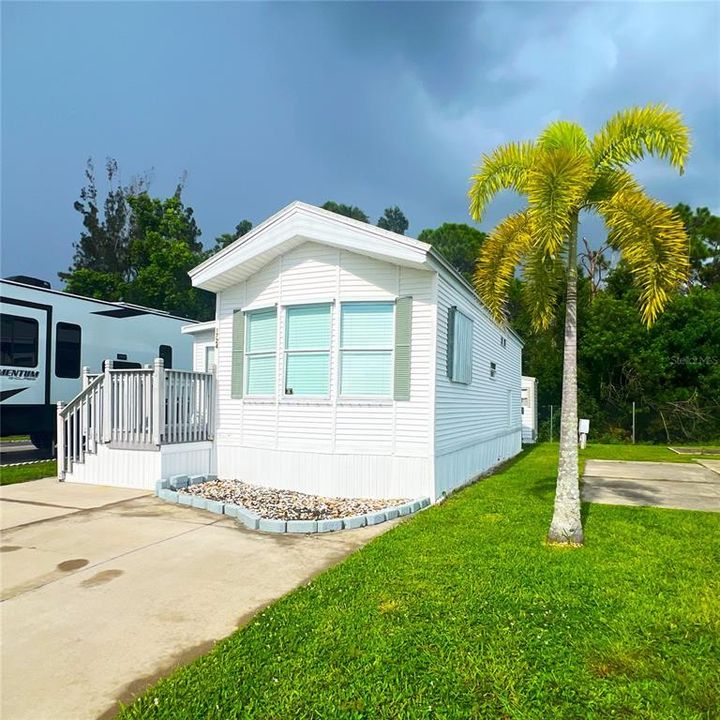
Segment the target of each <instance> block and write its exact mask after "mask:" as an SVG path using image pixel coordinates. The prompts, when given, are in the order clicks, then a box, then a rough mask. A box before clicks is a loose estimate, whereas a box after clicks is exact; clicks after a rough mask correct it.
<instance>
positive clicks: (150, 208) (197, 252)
mask: <svg viewBox="0 0 720 720" xmlns="http://www.w3.org/2000/svg"><path fill="white" fill-rule="evenodd" d="M106 172H107V177H108V184H109V191H108V194H107V196H106V198H105V200H104V202H103V203H102V210H101V209H100V204H101V203H100V201H99V199H98V195H99V193H98V190H97V185H96V182H95V174H94V169H93V166H92V162H91V161H89V162H88V166H87V169H86V173H85V176H86V180H87V184H86V186H85V187H84V188H83V189H82V191H81V193H80V200H79V201H78V202H76V203H75V209H76V210H77V211H78V212H79V213H80V214H81V215H82V217H83V226H84V228H85V229H84V231H83V233H82V235H81V238H80V242H79V243H78V244H77V245H76V246H75V257H74V261H73V266H72V267H71V268H70V270H69V272H67V273H60V277H62V278H63V279H64V280H65V283H66V284H65V290H66V291H67V292H73V293H77V294H79V295H85V296H88V297H94V298H97V299H99V300H126V301H130V302H134V303H138V304H141V305H148V306H150V307H154V308H157V309H159V310H167V311H168V312H171V313H174V314H176V315H182V316H185V317H190V318H196V319H202V320H204V319H209V318H210V317H212V315H213V303H212V296H211V295H210V293H207V292H205V291H203V290H197V289H196V288H193V287H192V286H191V284H190V279H189V277H188V274H187V273H188V270H190V269H191V268H192V267H194V266H195V265H197V264H198V263H199V262H201V261H202V259H203V257H204V253H203V248H202V244H201V242H200V239H199V238H200V228H199V227H198V225H197V223H196V221H195V218H194V214H193V210H192V208H189V207H186V206H185V205H184V203H183V200H182V191H183V185H184V180H182V181H181V182H180V183H178V185H177V187H176V189H175V193H174V194H173V196H172V197H170V198H166V199H160V198H153V197H151V196H150V195H149V193H148V192H147V181H146V180H145V179H142V180H140V181H136V182H134V183H131V185H129V186H122V185H121V184H120V183H119V182H118V178H119V173H118V167H117V163H116V162H115V161H114V160H108V162H107V165H106Z"/></svg>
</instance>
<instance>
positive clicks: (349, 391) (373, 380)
mask: <svg viewBox="0 0 720 720" xmlns="http://www.w3.org/2000/svg"><path fill="white" fill-rule="evenodd" d="M394 310H395V304H394V303H373V302H358V303H343V304H342V309H341V317H340V395H342V396H343V397H388V398H389V397H390V396H391V395H392V376H393V364H392V359H393V346H394V320H393V316H394Z"/></svg>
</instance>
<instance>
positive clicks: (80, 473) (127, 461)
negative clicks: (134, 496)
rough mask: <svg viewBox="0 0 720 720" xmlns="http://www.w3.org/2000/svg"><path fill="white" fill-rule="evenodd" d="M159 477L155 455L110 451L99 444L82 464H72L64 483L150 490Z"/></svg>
mask: <svg viewBox="0 0 720 720" xmlns="http://www.w3.org/2000/svg"><path fill="white" fill-rule="evenodd" d="M161 477H162V475H161V458H160V453H159V452H158V451H156V450H155V451H153V450H127V449H125V448H122V449H120V448H114V449H113V448H109V447H108V446H107V445H102V444H101V445H98V446H97V453H96V454H94V455H91V454H87V455H85V462H84V463H74V464H73V466H72V471H69V472H66V474H65V482H75V483H84V484H87V485H112V486H114V487H126V488H137V489H138V490H154V489H155V482H156V481H157V480H160V478H161Z"/></svg>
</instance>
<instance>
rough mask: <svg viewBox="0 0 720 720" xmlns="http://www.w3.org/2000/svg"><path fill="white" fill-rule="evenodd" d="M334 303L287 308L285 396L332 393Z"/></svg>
mask: <svg viewBox="0 0 720 720" xmlns="http://www.w3.org/2000/svg"><path fill="white" fill-rule="evenodd" d="M331 344H332V304H331V303H310V304H304V305H291V306H288V307H287V308H286V309H285V364H284V368H285V375H284V384H285V388H284V394H285V396H286V397H304V398H308V397H309V398H323V399H326V398H328V397H330V352H331Z"/></svg>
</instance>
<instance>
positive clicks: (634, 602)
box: [121, 445, 720, 720]
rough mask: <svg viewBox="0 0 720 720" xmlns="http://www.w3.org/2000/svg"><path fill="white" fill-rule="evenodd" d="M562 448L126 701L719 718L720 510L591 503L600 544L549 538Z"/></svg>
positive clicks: (285, 603)
mask: <svg viewBox="0 0 720 720" xmlns="http://www.w3.org/2000/svg"><path fill="white" fill-rule="evenodd" d="M605 452H606V451H605V450H603V449H602V447H600V448H596V450H595V451H594V449H593V448H592V447H591V448H590V449H589V450H588V451H587V452H586V453H584V456H585V457H591V456H600V457H604V456H605ZM666 452H667V453H668V454H670V453H669V451H666ZM652 453H653V456H652V457H647V456H645V455H643V448H642V447H636V448H633V449H632V451H631V452H627V451H626V452H624V453H623V457H622V459H627V460H630V459H633V460H642V459H653V460H654V459H665V458H661V457H657V455H658V454H659V453H657V452H656V449H653V451H652ZM676 457H677V456H676ZM556 460H557V446H556V445H555V446H553V445H540V446H537V447H535V448H533V449H532V450H529V451H526V452H524V453H523V454H522V455H521V456H520V457H519V458H517V459H516V460H514V461H512V462H510V463H508V464H507V465H506V466H505V467H504V468H503V469H502V470H501V471H500V472H499V473H498V474H496V475H493V476H492V477H489V478H487V479H485V480H483V481H482V482H479V483H477V484H475V485H473V486H471V487H468V488H466V489H465V490H463V491H461V492H458V493H456V494H455V495H453V496H452V497H450V498H449V499H448V500H447V501H446V502H445V503H443V504H441V505H439V506H435V507H432V508H430V509H429V510H427V511H425V512H423V513H421V514H420V515H419V516H417V517H416V518H414V519H413V520H411V521H409V522H406V523H403V524H401V525H400V526H398V527H397V528H395V529H394V530H392V531H391V532H389V533H387V534H385V535H383V536H381V537H379V538H377V539H376V540H374V541H373V542H372V543H370V544H369V545H368V546H366V547H365V548H363V549H362V550H361V551H359V552H357V553H356V554H354V555H352V556H351V557H350V558H348V559H347V560H346V561H345V562H343V563H341V564H340V565H338V566H336V567H334V568H332V569H331V570H329V571H327V572H326V573H324V574H322V575H321V576H319V577H318V578H316V579H315V580H314V581H313V582H312V583H310V584H309V585H307V586H305V587H303V588H300V589H298V590H296V591H295V592H293V593H291V594H289V595H288V596H286V597H285V598H283V599H281V600H280V601H278V602H277V603H275V604H274V605H272V606H271V607H270V608H268V609H267V610H265V611H264V612H262V613H261V614H259V615H258V616H257V617H256V618H255V619H254V620H253V621H252V622H250V623H249V624H248V625H247V626H245V627H244V628H242V629H240V630H239V631H237V632H236V633H234V634H233V635H231V636H230V637H229V638H227V639H225V640H223V641H222V642H220V643H218V645H217V646H216V647H215V648H214V649H213V650H212V651H211V652H210V653H209V654H207V655H205V656H203V657H201V658H199V659H198V660H196V661H195V662H194V663H192V664H191V665H189V666H187V667H184V668H180V669H179V670H177V671H176V672H175V673H174V674H172V675H171V676H170V677H168V678H166V679H164V680H161V681H160V682H159V683H157V684H156V685H155V686H154V687H152V688H150V690H148V691H147V692H146V693H145V694H144V695H143V696H141V697H140V698H139V699H138V700H137V701H136V702H135V703H134V704H133V705H131V706H130V707H129V708H126V709H125V710H124V711H123V712H122V713H121V717H122V718H124V720H127V719H128V718H178V717H186V718H217V719H218V720H219V719H220V718H222V719H223V720H226V719H230V718H278V719H281V718H282V719H286V718H287V719H290V718H292V719H298V718H308V719H309V718H358V719H359V718H388V719H390V718H393V719H394V718H458V719H461V718H462V719H463V720H466V719H468V718H522V719H523V720H526V719H530V718H537V719H538V720H540V719H541V718H542V719H543V720H546V719H548V718H607V717H639V718H684V719H685V720H689V719H691V718H698V719H700V718H711V717H717V715H716V713H717V711H718V707H719V706H720V694H719V690H718V689H719V688H720V515H718V514H716V513H698V512H689V511H677V510H660V509H655V508H625V507H617V506H604V505H586V506H585V507H584V516H585V523H586V538H587V540H586V546H585V547H584V548H582V549H575V550H567V549H558V548H552V547H548V546H546V545H545V544H544V542H543V537H544V535H545V532H546V531H547V525H548V522H549V520H550V515H551V511H552V501H553V493H554V482H555V466H556Z"/></svg>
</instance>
